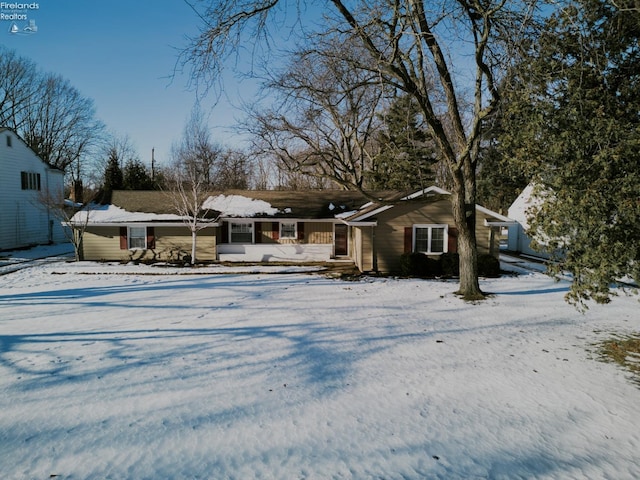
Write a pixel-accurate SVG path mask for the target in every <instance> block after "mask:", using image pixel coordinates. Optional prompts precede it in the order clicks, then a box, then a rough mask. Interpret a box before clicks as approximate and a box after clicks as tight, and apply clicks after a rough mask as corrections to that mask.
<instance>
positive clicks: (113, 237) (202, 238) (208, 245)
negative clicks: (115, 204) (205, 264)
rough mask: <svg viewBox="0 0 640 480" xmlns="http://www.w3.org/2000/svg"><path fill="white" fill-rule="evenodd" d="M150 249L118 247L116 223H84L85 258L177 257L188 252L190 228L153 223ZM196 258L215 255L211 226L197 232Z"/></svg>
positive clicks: (208, 257) (118, 234) (140, 258)
mask: <svg viewBox="0 0 640 480" xmlns="http://www.w3.org/2000/svg"><path fill="white" fill-rule="evenodd" d="M154 235H155V248H154V249H153V250H129V249H123V250H121V249H120V227H117V226H116V227H87V229H86V231H85V234H84V238H83V242H82V243H83V252H84V258H85V260H97V261H101V260H103V261H114V260H115V261H129V260H159V261H166V260H179V259H182V258H184V257H185V256H186V255H191V232H190V231H189V229H187V228H186V227H154ZM196 258H197V260H199V261H210V260H215V259H216V237H215V231H214V229H213V228H210V229H204V230H201V231H199V232H198V238H197V242H196Z"/></svg>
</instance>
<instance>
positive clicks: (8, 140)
mask: <svg viewBox="0 0 640 480" xmlns="http://www.w3.org/2000/svg"><path fill="white" fill-rule="evenodd" d="M7 147H11V135H7Z"/></svg>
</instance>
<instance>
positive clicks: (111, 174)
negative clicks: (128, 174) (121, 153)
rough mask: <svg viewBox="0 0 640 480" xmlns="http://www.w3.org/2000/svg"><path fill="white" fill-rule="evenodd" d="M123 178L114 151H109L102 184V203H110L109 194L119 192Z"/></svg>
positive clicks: (116, 154)
mask: <svg viewBox="0 0 640 480" xmlns="http://www.w3.org/2000/svg"><path fill="white" fill-rule="evenodd" d="M123 181H124V177H123V174H122V169H121V168H120V159H119V158H118V153H117V151H116V150H115V149H110V150H109V159H108V160H107V167H106V168H105V171H104V183H103V187H102V190H103V194H104V201H110V199H111V192H113V191H114V190H120V189H122V187H123Z"/></svg>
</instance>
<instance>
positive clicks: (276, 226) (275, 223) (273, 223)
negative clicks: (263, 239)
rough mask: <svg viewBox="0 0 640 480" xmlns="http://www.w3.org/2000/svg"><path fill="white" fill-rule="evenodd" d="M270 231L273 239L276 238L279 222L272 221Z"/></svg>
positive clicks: (277, 236) (278, 235)
mask: <svg viewBox="0 0 640 480" xmlns="http://www.w3.org/2000/svg"><path fill="white" fill-rule="evenodd" d="M271 231H272V232H273V239H274V240H278V239H279V238H280V222H272V223H271Z"/></svg>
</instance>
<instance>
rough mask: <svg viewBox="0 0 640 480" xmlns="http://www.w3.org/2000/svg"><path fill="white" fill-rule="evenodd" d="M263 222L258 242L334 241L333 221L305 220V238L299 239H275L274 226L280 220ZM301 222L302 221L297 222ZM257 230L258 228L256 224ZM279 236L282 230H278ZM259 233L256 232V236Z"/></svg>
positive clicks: (326, 242)
mask: <svg viewBox="0 0 640 480" xmlns="http://www.w3.org/2000/svg"><path fill="white" fill-rule="evenodd" d="M256 223H258V222H256ZM261 223H262V234H261V235H262V236H261V239H260V240H259V239H258V238H256V243H278V244H281V245H296V244H300V243H302V244H305V243H309V244H324V245H326V244H331V243H333V223H332V222H304V239H302V240H297V239H295V238H278V239H277V240H274V238H273V237H274V232H273V226H274V224H277V225H278V226H279V225H280V223H279V222H278V221H269V222H261ZM296 223H301V222H299V221H298V222H296ZM254 228H255V231H257V230H258V228H257V227H256V226H254ZM277 233H278V237H279V236H280V232H279V230H278V232H277ZM257 235H258V234H257V233H256V236H257Z"/></svg>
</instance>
